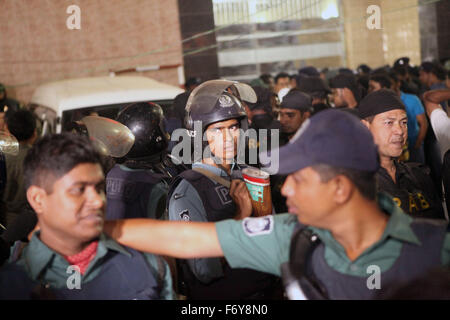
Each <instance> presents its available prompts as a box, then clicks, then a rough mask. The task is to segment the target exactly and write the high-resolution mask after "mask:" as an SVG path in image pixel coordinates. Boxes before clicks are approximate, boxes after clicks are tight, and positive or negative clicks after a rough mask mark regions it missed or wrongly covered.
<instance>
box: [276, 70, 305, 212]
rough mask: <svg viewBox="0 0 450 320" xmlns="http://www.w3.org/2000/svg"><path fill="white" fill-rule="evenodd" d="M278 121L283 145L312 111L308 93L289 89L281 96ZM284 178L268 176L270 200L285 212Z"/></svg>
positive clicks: (277, 209) (303, 80) (281, 176)
mask: <svg viewBox="0 0 450 320" xmlns="http://www.w3.org/2000/svg"><path fill="white" fill-rule="evenodd" d="M308 80H309V78H303V79H302V81H301V82H300V85H302V86H304V84H302V83H303V82H306V81H308ZM280 108H281V109H280V122H281V126H282V129H281V131H282V132H281V135H280V136H281V137H280V145H285V144H286V143H288V142H289V140H290V139H291V138H292V137H293V136H294V135H295V133H296V132H297V130H298V129H299V128H300V126H301V125H302V124H303V122H304V121H306V120H307V119H308V118H309V117H310V115H311V113H312V111H313V106H312V98H311V96H309V95H308V94H306V93H304V92H301V91H300V90H299V89H291V90H290V91H289V92H288V94H287V95H286V96H285V97H284V98H283V101H282V102H281V106H280ZM285 180H286V176H285V175H272V176H271V177H270V185H271V193H272V201H273V204H274V208H275V212H277V213H280V212H286V211H287V207H286V198H285V197H283V195H282V194H281V187H282V186H283V184H284V181H285Z"/></svg>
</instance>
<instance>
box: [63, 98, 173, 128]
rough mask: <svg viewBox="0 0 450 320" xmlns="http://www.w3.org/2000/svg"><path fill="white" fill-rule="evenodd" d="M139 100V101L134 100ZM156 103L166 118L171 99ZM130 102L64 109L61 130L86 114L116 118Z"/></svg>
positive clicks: (169, 110)
mask: <svg viewBox="0 0 450 320" xmlns="http://www.w3.org/2000/svg"><path fill="white" fill-rule="evenodd" d="M136 102H139V101H136ZM152 102H154V103H156V104H159V105H160V106H161V108H162V109H163V112H164V116H165V117H166V118H168V117H170V114H171V108H172V103H173V100H159V101H152ZM131 103H132V102H126V103H118V104H110V105H102V106H94V107H87V108H82V109H73V110H68V111H64V112H63V113H62V121H61V124H62V131H68V130H70V128H71V123H72V122H74V121H79V120H81V119H82V118H83V117H86V116H92V115H96V116H101V117H105V118H110V119H114V120H115V119H116V117H117V114H118V113H119V112H120V111H121V110H122V109H123V108H125V107H126V106H127V105H129V104H131Z"/></svg>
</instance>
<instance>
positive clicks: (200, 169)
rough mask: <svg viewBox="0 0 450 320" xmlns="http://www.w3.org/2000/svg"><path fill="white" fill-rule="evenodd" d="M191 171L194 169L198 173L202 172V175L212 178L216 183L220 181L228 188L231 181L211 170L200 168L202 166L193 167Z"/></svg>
mask: <svg viewBox="0 0 450 320" xmlns="http://www.w3.org/2000/svg"><path fill="white" fill-rule="evenodd" d="M192 170H193V171H196V172H198V173H201V174H203V175H204V176H207V177H208V178H210V179H212V180H214V181H215V182H217V183H220V184H221V185H223V186H225V187H227V188H228V189H230V186H231V182H230V181H228V180H227V179H224V178H222V177H219V176H218V175H216V174H214V173H212V172H211V171H208V170H206V169H202V168H193V169H192Z"/></svg>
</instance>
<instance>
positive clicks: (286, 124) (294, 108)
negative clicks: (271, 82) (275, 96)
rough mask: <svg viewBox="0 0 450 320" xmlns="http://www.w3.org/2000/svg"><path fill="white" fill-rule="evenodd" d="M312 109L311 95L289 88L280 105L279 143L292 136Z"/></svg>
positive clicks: (283, 142) (286, 140) (284, 142)
mask: <svg viewBox="0 0 450 320" xmlns="http://www.w3.org/2000/svg"><path fill="white" fill-rule="evenodd" d="M312 110H313V109H312V99H311V97H310V96H309V95H307V94H305V93H303V92H301V91H299V90H298V89H291V90H290V91H289V92H288V93H287V94H286V96H284V98H283V101H282V102H281V105H280V122H281V132H282V134H281V142H280V144H281V145H283V144H286V143H287V142H288V141H289V139H291V138H292V137H293V136H294V134H295V133H296V132H297V130H298V128H300V126H301V125H302V123H303V122H304V121H305V120H306V119H308V118H309V116H310V115H311V112H312Z"/></svg>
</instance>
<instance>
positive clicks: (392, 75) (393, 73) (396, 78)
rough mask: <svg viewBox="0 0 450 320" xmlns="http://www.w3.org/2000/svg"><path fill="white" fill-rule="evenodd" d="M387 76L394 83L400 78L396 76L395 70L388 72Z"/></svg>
mask: <svg viewBox="0 0 450 320" xmlns="http://www.w3.org/2000/svg"><path fill="white" fill-rule="evenodd" d="M389 78H391V80H392V81H394V82H396V83H397V82H399V81H400V79H399V78H398V76H397V73H395V72H391V73H389Z"/></svg>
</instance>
